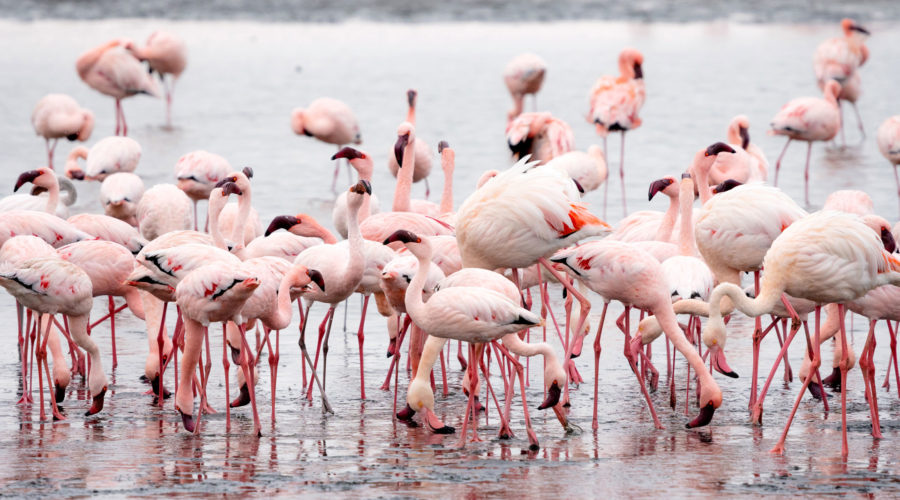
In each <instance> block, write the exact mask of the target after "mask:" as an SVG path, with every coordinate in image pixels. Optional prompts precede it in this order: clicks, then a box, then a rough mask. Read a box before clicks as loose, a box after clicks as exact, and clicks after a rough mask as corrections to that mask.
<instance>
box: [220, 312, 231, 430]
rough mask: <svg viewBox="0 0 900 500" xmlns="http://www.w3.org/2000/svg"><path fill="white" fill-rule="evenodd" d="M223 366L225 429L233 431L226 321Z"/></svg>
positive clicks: (223, 328)
mask: <svg viewBox="0 0 900 500" xmlns="http://www.w3.org/2000/svg"><path fill="white" fill-rule="evenodd" d="M222 368H224V370H225V403H226V404H225V431H226V432H229V431H231V405H230V404H228V402H229V401H231V389H230V387H229V384H230V379H231V376H230V375H229V371H230V368H231V364H230V363H229V362H228V333H227V332H226V329H225V323H222Z"/></svg>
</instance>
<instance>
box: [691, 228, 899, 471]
mask: <svg viewBox="0 0 900 500" xmlns="http://www.w3.org/2000/svg"><path fill="white" fill-rule="evenodd" d="M763 267H764V268H765V270H766V272H765V274H763V278H762V283H761V285H760V291H759V294H758V295H757V297H756V298H755V299H750V298H748V297H747V296H746V295H744V293H743V291H741V289H740V287H738V286H737V285H734V284H733V283H722V284H720V285H719V286H717V287H716V289H715V290H713V294H712V296H711V297H710V302H709V309H710V310H709V313H710V314H709V321H708V322H707V324H706V327H705V328H704V330H703V340H704V342H705V343H706V344H707V345H722V343H723V342H724V341H725V324H724V322H723V320H722V314H721V308H720V301H721V299H722V298H723V297H726V296H727V297H729V298H730V299H731V300H732V301H733V302H734V304H735V307H736V308H737V309H739V310H740V311H741V312H743V313H744V314H746V315H748V316H754V317H755V316H759V315H761V314H765V313H768V312H769V311H771V310H772V305H773V304H774V303H775V302H776V301H777V300H779V298H781V297H782V294H783V293H788V294H790V295H793V296H795V297H802V298H806V299H809V300H812V301H814V302H817V303H819V304H827V303H837V304H838V308H839V311H842V310H843V308H844V307H845V304H846V303H847V302H849V301H852V300H854V299H856V298H859V297H861V296H863V295H865V294H866V293H867V292H868V291H869V290H871V289H873V288H876V287H879V286H882V285H888V284H891V285H897V284H900V260H897V259H896V258H895V257H894V256H892V255H891V254H890V253H888V252H887V251H886V250H885V248H884V244H883V242H882V241H881V238H879V237H878V236H877V235H876V234H875V233H874V232H873V231H872V230H871V229H870V228H869V227H868V226H867V225H866V224H865V223H863V221H862V220H861V219H860V218H859V217H858V216H856V215H853V214H846V213H842V212H836V211H821V212H816V213H814V214H811V215H809V216H807V217H804V218H802V219H800V220H798V221H796V222H794V223H793V224H791V225H790V227H788V228H787V229H785V230H784V232H783V233H782V234H781V235H780V236H779V237H778V238H777V239H776V240H775V241H774V242H772V246H771V248H769V251H768V252H766V256H765V260H764V261H763ZM782 300H786V299H782ZM788 309H790V308H788ZM792 316H794V315H792ZM794 319H795V320H796V319H797V318H796V317H795V318H794ZM841 323H842V325H841V342H842V344H843V345H842V347H843V352H844V359H843V360H842V363H841V387H842V388H843V390H842V392H841V404H842V408H841V416H842V422H843V425H842V450H841V451H842V455H843V456H844V457H845V458H846V457H847V454H848V448H847V404H846V403H847V400H846V395H847V390H846V387H847V384H846V382H847V369H848V366H847V349H846V336H845V335H844V328H843V322H841ZM797 328H799V323H798V322H797V323H794V326H792V330H793V331H796V329H797ZM819 336H820V332H819V328H818V325H816V332H815V340H814V341H813V343H812V347H813V349H814V353H813V361H812V367H813V369H815V368H818V366H819V364H820V363H821V359H820V355H819V338H820V337H819ZM811 379H812V377H807V378H806V379H805V380H804V381H803V387H802V388H801V389H800V394H799V395H798V397H797V400H796V402H795V403H794V407H793V410H792V411H791V415H790V417H788V421H787V424H786V425H785V428H784V432H783V433H782V435H781V438H780V439H779V440H778V443H776V445H775V446H774V447H773V448H772V450H771V451H772V452H773V453H779V454H781V453H783V452H784V441H785V439H786V438H787V432H788V430H789V429H790V425H791V421H792V420H793V418H794V414H795V413H796V411H797V407H798V406H799V404H800V399H801V398H802V397H803V393H804V392H806V388H807V387H808V385H809V383H810V382H811Z"/></svg>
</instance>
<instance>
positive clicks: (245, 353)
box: [238, 324, 262, 436]
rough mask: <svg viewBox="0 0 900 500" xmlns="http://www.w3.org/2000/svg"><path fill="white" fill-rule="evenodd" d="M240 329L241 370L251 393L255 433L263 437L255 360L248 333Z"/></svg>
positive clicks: (242, 327) (241, 327)
mask: <svg viewBox="0 0 900 500" xmlns="http://www.w3.org/2000/svg"><path fill="white" fill-rule="evenodd" d="M238 328H240V329H241V369H242V370H243V371H244V379H245V383H246V384H247V388H248V390H249V391H250V408H251V410H252V411H253V433H254V434H255V435H257V436H262V426H261V425H260V424H259V412H257V411H256V384H255V383H254V381H253V366H252V363H253V360H252V359H251V357H252V356H251V354H250V345H249V344H248V343H247V331H246V330H245V329H244V325H243V324H239V325H238Z"/></svg>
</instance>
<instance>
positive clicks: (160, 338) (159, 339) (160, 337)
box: [156, 302, 178, 407]
mask: <svg viewBox="0 0 900 500" xmlns="http://www.w3.org/2000/svg"><path fill="white" fill-rule="evenodd" d="M168 308H169V304H168V302H163V310H162V319H161V320H160V321H159V333H158V334H157V335H156V345H157V347H158V351H157V353H158V355H159V374H158V375H157V377H158V382H157V387H158V388H159V391H158V392H157V393H156V398H157V400H158V404H159V406H160V407H162V405H163V400H164V399H165V398H164V397H163V395H164V394H165V393H166V389H165V384H164V383H163V380H164V379H165V377H164V375H165V366H166V363H165V362H166V360H165V359H163V352H164V351H165V332H166V310H167V309H168ZM177 349H178V347H177V344H176V343H174V341H173V343H172V350H177Z"/></svg>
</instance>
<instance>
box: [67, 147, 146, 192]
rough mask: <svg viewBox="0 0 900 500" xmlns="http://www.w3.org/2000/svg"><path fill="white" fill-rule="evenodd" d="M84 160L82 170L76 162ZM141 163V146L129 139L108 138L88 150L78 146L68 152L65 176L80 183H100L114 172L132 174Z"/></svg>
mask: <svg viewBox="0 0 900 500" xmlns="http://www.w3.org/2000/svg"><path fill="white" fill-rule="evenodd" d="M79 159H83V160H85V163H84V168H83V169H82V168H81V166H80V165H79V164H78V160H79ZM140 161H141V145H140V144H138V142H137V141H136V140H134V139H131V138H130V137H119V136H110V137H104V138H103V139H100V140H99V141H97V143H96V144H94V145H93V146H91V149H88V148H86V147H84V146H78V147H77V148H75V149H73V150H72V151H70V152H69V156H68V158H67V159H66V168H65V175H66V177H68V178H70V179H76V180H80V181H84V180H87V181H102V180H104V179H105V178H106V176H107V175H111V174H114V173H116V172H134V170H135V169H136V168H137V165H138V162H140Z"/></svg>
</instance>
